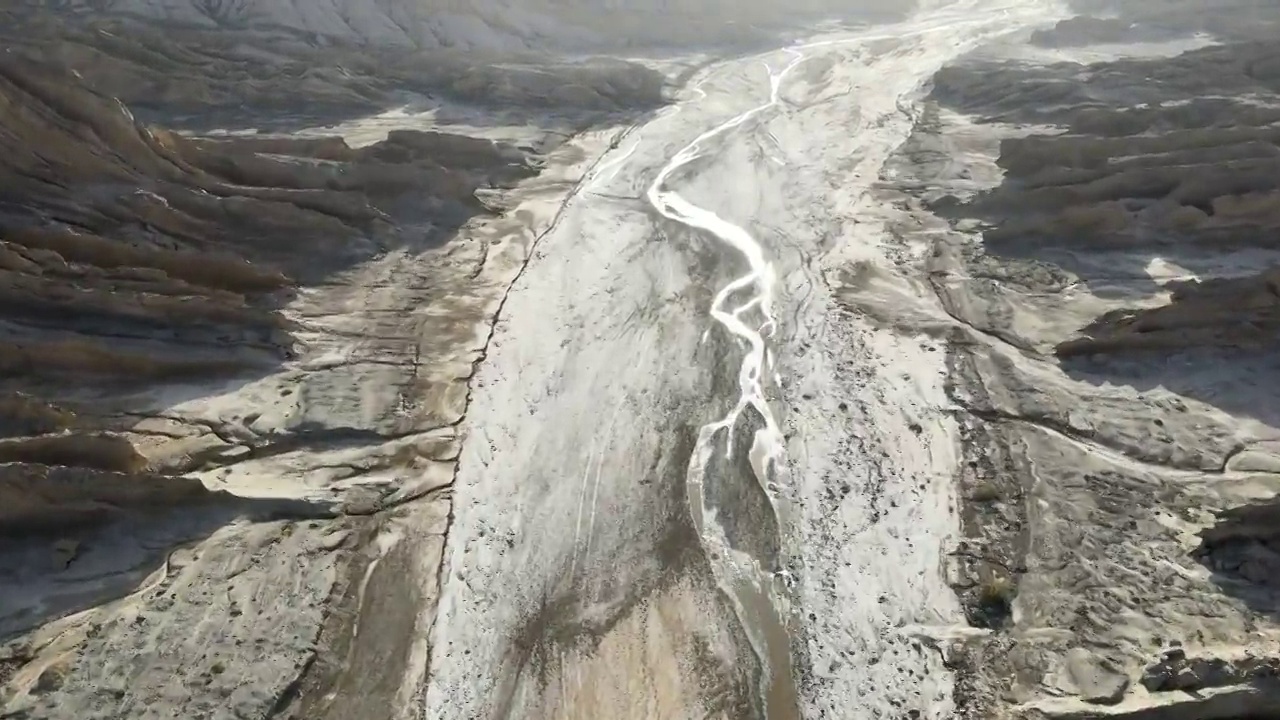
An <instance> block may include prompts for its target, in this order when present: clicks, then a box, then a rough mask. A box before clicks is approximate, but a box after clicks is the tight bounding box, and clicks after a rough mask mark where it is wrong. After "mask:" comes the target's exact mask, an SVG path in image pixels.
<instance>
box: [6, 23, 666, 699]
mask: <svg viewBox="0 0 1280 720" xmlns="http://www.w3.org/2000/svg"><path fill="white" fill-rule="evenodd" d="M121 7H122V6H114V5H111V4H110V3H106V4H104V3H94V4H92V5H88V6H84V7H80V6H78V5H74V4H71V5H70V6H62V5H60V6H59V7H57V8H53V7H52V6H44V5H42V4H24V5H22V6H21V7H7V8H5V9H3V10H0V36H3V37H4V39H5V41H6V45H7V52H6V53H4V54H3V55H0V127H2V128H3V130H2V131H0V188H3V190H0V298H2V299H3V302H2V303H0V370H3V372H2V373H0V376H2V378H3V379H2V381H0V508H2V509H0V586H3V590H0V642H3V643H5V645H4V647H3V650H2V651H0V683H3V685H2V689H0V707H2V708H3V710H2V711H0V714H6V715H8V714H17V715H20V716H23V717H30V718H55V717H66V716H68V715H75V716H77V717H85V718H94V717H97V718H118V717H144V716H148V713H159V714H160V715H163V716H174V717H198V716H206V715H209V714H210V713H213V714H216V713H217V712H230V713H238V714H240V715H252V716H259V717H261V716H266V715H269V714H278V713H280V712H284V711H286V710H290V711H292V710H296V709H299V708H304V707H305V708H306V716H307V717H332V718H345V717H353V716H366V715H367V716H371V717H386V716H390V715H391V714H392V712H393V711H392V707H393V703H394V702H395V701H396V695H397V688H394V687H389V686H386V683H385V682H384V680H385V678H383V677H380V676H379V677H373V676H368V677H366V676H367V675H368V674H367V673H351V672H349V668H350V664H353V663H354V664H361V666H362V667H363V666H364V665H367V664H369V663H371V662H374V661H373V660H371V659H370V657H371V656H370V655H369V654H370V653H374V654H376V655H377V656H378V657H379V658H383V659H381V660H378V661H377V662H379V663H382V662H384V660H385V658H386V657H387V655H386V653H391V654H392V655H393V656H395V657H396V658H398V660H397V662H399V663H400V664H401V665H400V668H401V669H404V668H407V667H408V666H409V664H410V660H409V658H408V654H409V652H410V650H409V647H408V646H409V643H410V642H411V641H412V640H413V639H414V636H413V635H412V634H409V633H406V632H405V631H404V628H406V627H412V626H413V624H414V623H415V622H418V621H419V618H420V617H422V618H426V620H423V621H424V622H429V620H430V617H431V613H432V612H433V607H434V605H433V603H434V593H435V582H436V577H437V573H438V570H439V562H440V552H441V550H442V547H443V538H444V534H445V532H446V529H447V525H448V517H449V509H450V498H449V486H450V484H451V482H452V477H453V470H454V460H455V458H456V456H457V452H458V439H457V437H456V433H455V428H456V425H457V423H458V422H459V420H460V418H461V417H462V413H463V412H464V411H465V408H466V403H467V397H468V391H467V381H468V378H469V377H470V375H471V373H472V372H473V369H474V367H475V363H476V362H478V360H479V359H480V358H481V357H483V353H484V351H485V347H486V343H487V341H488V337H489V332H490V327H491V324H492V322H493V318H494V316H495V314H496V312H497V309H498V307H499V306H500V304H501V302H502V298H503V296H504V294H505V292H506V289H507V287H508V286H509V285H510V283H511V282H512V281H513V279H514V278H515V276H516V275H517V274H518V273H519V271H520V269H521V268H522V267H523V265H524V263H525V262H527V260H528V258H529V257H530V255H531V253H532V250H533V246H534V243H535V242H536V240H537V238H538V237H539V236H540V235H541V234H542V233H543V232H545V230H546V228H547V227H548V226H549V225H550V223H551V221H552V219H553V217H554V213H555V209H556V208H557V207H558V204H559V203H560V202H562V201H563V200H564V198H565V196H566V195H567V194H568V193H570V192H572V190H573V188H574V186H575V185H576V184H577V182H578V181H579V180H580V179H581V178H582V176H583V174H584V173H585V172H586V171H587V170H588V169H589V168H590V167H591V165H592V163H593V162H594V158H595V157H596V156H597V155H598V154H599V152H601V151H602V150H603V149H605V148H606V147H607V146H608V144H609V142H610V141H611V139H612V137H613V134H614V131H612V130H609V129H607V128H606V129H603V130H594V131H592V130H587V131H585V132H584V130H586V129H587V128H590V127H591V126H592V125H593V124H595V123H598V122H600V121H601V120H602V119H604V118H607V117H614V118H615V119H616V118H620V117H624V116H622V115H617V114H616V113H619V112H633V111H634V112H638V111H643V110H645V109H648V108H652V107H654V106H655V105H657V104H659V103H660V102H661V101H662V90H663V87H664V85H665V83H666V78H665V77H664V76H663V75H661V74H660V73H657V72H655V71H653V70H650V69H648V68H645V67H642V66H640V65H638V64H635V63H629V62H624V61H617V62H610V61H600V62H585V61H574V62H572V63H569V62H557V61H554V60H553V59H548V58H546V57H541V58H539V59H538V60H537V61H536V62H534V61H530V62H528V63H523V64H522V63H519V62H514V59H515V58H514V55H510V54H509V55H507V56H505V60H506V62H503V63H498V62H493V63H488V64H486V63H484V62H473V61H467V57H466V55H464V54H461V53H452V54H451V53H449V52H438V51H435V50H430V51H428V50H424V49H420V48H401V49H399V50H395V51H394V52H393V51H392V50H386V52H385V53H384V52H383V51H382V50H379V49H377V48H372V49H366V50H359V49H358V48H356V47H355V46H354V45H351V44H349V43H348V44H343V42H339V41H338V40H334V41H332V42H330V41H324V42H319V41H316V40H315V39H314V38H312V39H311V40H308V39H306V38H301V39H300V38H299V35H298V34H297V33H296V32H293V31H290V32H284V33H281V32H276V31H272V30H271V29H269V28H268V29H261V28H252V29H250V28H241V29H242V30H243V31H244V32H242V33H237V32H234V31H232V30H231V29H229V27H228V26H225V25H219V26H217V27H211V26H209V27H190V26H179V25H173V24H169V23H168V22H167V21H161V20H157V19H156V17H154V16H151V15H140V16H130V15H127V14H122V13H118V12H116V11H118V10H120V9H121ZM53 10H57V12H56V13H55V12H52V11H53ZM72 10H75V11H76V12H75V13H73V14H75V15H76V16H74V17H73V16H72V14H68V13H70V12H71V11H72ZM277 30H278V29H277ZM423 53H434V54H423ZM473 60H474V59H473ZM464 61H466V62H464ZM426 93H430V94H431V96H430V97H428V96H427V95H426ZM450 98H452V99H455V100H456V99H458V98H462V99H468V98H470V99H476V100H483V104H482V105H480V106H478V107H477V106H475V105H457V104H452V103H454V100H450ZM138 103H141V104H142V105H143V106H144V107H142V108H141V111H140V112H138V113H137V114H136V115H135V112H134V107H136V105H137V104H138ZM406 103H409V104H413V103H418V104H420V105H422V106H423V107H421V108H417V106H415V108H416V109H415V110H411V111H405V112H399V113H390V114H389V115H384V116H381V117H376V118H372V119H367V116H369V115H371V114H373V113H377V112H381V111H384V110H387V109H389V108H393V107H403V106H404V105H405V104H406ZM504 103H505V104H506V105H507V107H495V106H499V105H502V104H504ZM548 107H553V108H554V110H553V111H552V110H546V108H548ZM487 108H488V109H487ZM540 108H541V109H540ZM490 109H491V110H492V112H493V114H492V115H485V114H484V113H486V112H489V111H490ZM417 110H421V111H422V112H417ZM264 111H268V113H269V114H267V115H263V114H262V113H263V112H264ZM442 113H444V114H447V115H449V118H451V119H452V123H450V122H433V120H434V119H435V118H437V117H439V115H440V114H442ZM610 114H614V115H610ZM424 116H425V118H426V119H424ZM317 117H324V118H326V119H327V120H328V121H342V126H341V127H340V128H336V129H332V130H329V131H325V130H324V129H316V128H314V127H310V128H308V126H309V125H313V124H314V123H315V122H316V118H317ZM140 118H141V119H140ZM160 119H164V120H165V121H166V122H168V123H172V124H176V125H181V126H183V127H184V128H186V130H184V131H178V130H174V129H171V128H172V125H170V127H166V124H165V123H158V122H157V121H158V120H160ZM199 127H204V128H213V127H221V128H224V129H227V130H229V132H223V133H220V134H216V135H208V134H205V135H197V134H193V132H192V131H191V128H199ZM246 127H248V128H250V130H248V131H246V130H245V128H246ZM254 128H256V129H257V132H254V131H252V129H254ZM464 131H465V132H466V133H469V134H464ZM340 133H347V137H343V136H341V135H340ZM347 138H352V139H350V140H348V139H347ZM366 597H369V598H376V601H375V602H373V606H372V608H371V607H370V606H368V605H366V603H365V599H366ZM366 613H373V614H377V615H378V616H379V625H382V624H384V623H385V624H386V628H385V629H379V628H378V627H370V626H369V625H366V626H365V627H364V629H363V632H362V633H361V634H360V636H359V638H358V639H357V638H356V636H355V632H356V631H355V629H354V628H355V626H357V625H359V622H360V621H359V620H358V618H359V617H360V616H362V615H363V614H366ZM392 628H396V629H395V630H394V631H392ZM422 636H425V630H424V631H423V635H422ZM388 676H390V674H388ZM104 678H106V679H105V680H104ZM338 683H345V684H347V685H351V686H352V687H351V688H349V692H345V691H344V692H343V693H341V694H340V696H338V699H337V700H335V699H334V697H335V696H334V695H332V694H331V693H330V690H331V689H332V688H333V687H334V686H335V684H338ZM380 683H381V684H380ZM217 708H221V710H217ZM228 708H230V709H228Z"/></svg>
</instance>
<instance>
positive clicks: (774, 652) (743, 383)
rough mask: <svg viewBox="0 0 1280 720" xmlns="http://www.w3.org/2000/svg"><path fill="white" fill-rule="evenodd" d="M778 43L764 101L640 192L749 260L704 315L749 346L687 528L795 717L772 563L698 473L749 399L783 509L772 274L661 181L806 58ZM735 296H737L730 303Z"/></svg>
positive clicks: (759, 476) (739, 233) (762, 459)
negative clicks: (779, 58)
mask: <svg viewBox="0 0 1280 720" xmlns="http://www.w3.org/2000/svg"><path fill="white" fill-rule="evenodd" d="M784 52H785V53H786V54H787V55H789V56H790V57H791V59H790V62H788V63H787V64H786V65H785V66H784V67H782V68H781V69H780V70H775V69H773V68H771V67H769V66H768V65H766V66H765V69H766V70H768V72H769V100H768V101H767V102H765V103H762V104H760V105H758V106H756V107H754V108H751V109H750V110H747V111H746V112H743V113H741V114H739V115H737V116H735V117H733V118H731V119H729V120H727V121H725V122H724V123H721V124H720V125H718V126H716V127H713V128H711V129H710V130H708V131H706V132H704V133H702V134H701V135H699V136H698V137H697V138H695V139H694V140H693V142H691V143H689V144H688V145H686V146H685V147H684V148H683V149H681V150H680V152H678V153H676V155H675V156H674V157H673V158H672V159H671V161H670V162H668V163H667V164H666V166H664V167H663V168H662V170H661V172H659V173H658V176H657V178H656V179H655V180H654V182H653V184H652V185H651V186H650V187H649V191H648V193H647V197H648V200H649V203H650V204H651V205H652V206H653V207H654V209H656V210H657V211H658V212H659V213H660V214H661V215H662V216H663V217H665V218H667V219H669V220H673V221H675V222H678V223H680V224H682V225H685V226H687V227H690V228H694V229H696V230H701V231H703V232H707V233H710V234H711V235H713V236H715V237H716V238H717V239H719V240H720V241H721V242H723V243H725V244H726V245H728V246H729V247H730V248H732V249H733V250H735V251H736V252H737V253H738V254H739V255H741V256H742V258H743V259H744V260H746V262H747V272H746V273H745V274H744V275H742V276H741V277H739V278H737V279H735V280H734V281H732V282H730V283H729V284H727V285H725V286H724V287H723V288H721V289H720V291H719V292H718V293H717V294H716V296H715V298H714V300H713V301H712V304H711V309H710V315H711V317H712V318H713V319H714V320H715V321H716V322H717V323H719V325H720V326H721V327H723V328H724V329H725V330H727V331H728V332H729V333H730V334H731V335H732V336H734V337H736V338H738V339H739V340H741V341H742V343H743V344H744V345H745V346H746V349H747V351H746V353H745V354H744V355H743V357H742V362H741V365H740V366H739V369H738V389H739V395H738V399H737V401H736V402H735V403H734V405H733V407H732V408H730V410H729V412H728V413H727V414H726V415H725V416H724V417H723V418H721V419H719V420H717V421H715V422H712V423H708V424H706V425H704V426H703V427H702V428H701V429H700V430H699V432H698V439H697V444H696V446H695V448H694V452H693V456H692V458H691V459H690V462H689V468H688V474H687V479H686V482H687V484H688V489H689V492H688V496H689V505H690V507H689V510H690V513H691V515H692V518H693V524H694V527H695V529H696V530H697V532H698V535H699V537H700V538H701V540H702V543H703V545H704V547H706V549H707V555H708V557H709V558H711V560H712V565H713V569H714V572H715V574H716V581H717V583H718V584H719V586H720V588H721V589H722V590H723V591H724V592H725V594H726V596H727V597H728V598H729V601H730V603H731V604H732V606H733V608H734V611H735V612H736V613H737V616H738V620H739V622H740V623H741V625H742V628H743V630H744V632H745V633H746V634H747V637H748V638H749V640H750V642H751V647H752V650H753V651H754V653H755V655H756V657H757V658H758V659H759V660H760V663H761V665H762V668H763V673H762V676H761V686H760V688H759V692H760V698H761V701H762V702H763V704H764V705H765V708H766V713H767V717H770V718H775V719H782V718H790V717H798V714H799V704H798V698H797V696H796V691H795V685H794V680H793V676H792V669H791V647H790V637H789V635H788V633H787V627H786V625H787V624H786V617H787V613H788V608H787V601H786V597H785V595H784V594H783V593H781V592H779V591H778V588H777V586H776V583H777V576H776V575H775V574H774V573H773V572H772V571H771V570H769V569H768V568H767V567H766V565H765V563H766V562H768V563H770V564H771V563H772V561H773V559H765V558H757V557H753V556H752V555H751V554H749V553H747V552H744V551H742V550H738V549H736V548H733V547H732V546H731V545H730V544H729V542H728V538H727V536H726V533H725V530H724V528H723V526H722V525H721V524H720V523H719V522H718V521H717V519H716V517H715V511H714V509H713V508H712V507H711V506H710V505H709V503H708V499H707V494H706V490H705V476H706V468H707V464H708V462H709V461H710V459H711V457H712V454H713V453H714V451H715V447H716V443H717V442H718V440H719V438H720V436H721V434H722V433H723V436H724V439H723V441H724V443H725V457H726V458H727V457H731V456H732V455H733V451H734V447H733V433H734V430H735V429H736V427H737V425H738V422H739V420H740V419H741V418H742V414H743V413H744V412H745V411H746V410H747V409H748V408H751V409H753V410H755V412H756V413H757V414H758V415H759V417H760V419H761V420H762V421H763V423H764V427H762V428H760V429H759V430H757V431H756V432H755V434H754V438H753V441H752V444H751V448H750V449H749V455H748V458H749V460H750V465H751V469H752V472H753V474H754V475H755V478H756V481H757V482H759V484H760V487H761V489H762V490H763V491H764V493H765V495H766V496H767V497H768V498H769V503H770V506H771V507H772V509H773V513H774V517H775V519H777V520H778V521H779V524H781V521H782V518H783V517H784V516H785V510H784V508H781V507H780V503H781V502H783V500H782V499H781V498H780V497H779V496H778V494H777V493H776V492H775V491H774V488H775V486H776V479H777V478H778V476H779V475H780V474H781V473H782V472H784V470H785V463H784V462H783V461H784V454H785V451H786V450H785V447H786V446H785V442H784V439H783V436H782V432H781V430H780V429H779V426H778V421H777V418H776V417H775V415H774V412H773V410H772V409H771V408H770V406H769V402H768V400H767V398H766V397H765V379H766V378H767V377H768V375H767V374H766V373H767V372H768V371H770V370H773V355H772V353H771V352H769V349H768V338H769V337H770V336H771V335H772V333H773V331H774V329H775V328H776V326H777V320H776V318H775V317H774V312H773V308H774V301H775V293H776V287H777V276H776V274H775V272H774V268H773V264H772V262H770V260H769V259H768V257H767V256H766V255H765V251H764V248H763V246H761V244H760V243H759V241H757V240H756V239H755V238H753V237H752V236H751V234H750V233H748V232H747V231H746V230H744V229H743V228H741V227H739V226H737V225H734V224H733V223H731V222H729V221H727V220H725V219H724V218H721V217H720V216H719V215H717V214H716V213H715V212H713V211H711V210H707V209H705V208H701V207H698V206H697V205H694V204H693V203H691V202H689V201H688V200H686V199H685V198H683V197H682V196H681V195H680V194H679V193H677V192H676V191H674V190H671V189H669V188H668V187H667V182H668V180H669V179H670V178H671V176H672V175H674V174H675V173H676V172H677V171H679V170H680V169H681V168H683V167H685V166H687V165H688V164H690V163H692V162H694V161H695V160H697V159H699V158H701V157H703V155H704V154H705V153H706V152H707V150H706V145H707V143H708V142H709V141H710V140H712V139H714V138H716V137H717V136H720V135H722V134H724V133H727V132H729V131H730V130H733V129H735V128H737V127H740V126H742V125H743V124H744V123H746V122H747V121H749V120H751V119H752V118H754V117H756V116H757V115H760V114H761V113H764V112H765V111H767V110H770V109H772V108H775V107H777V106H778V105H779V104H780V93H781V90H782V83H783V81H784V80H785V79H786V77H787V75H788V74H790V73H791V71H792V70H794V69H795V68H796V67H797V66H799V64H800V63H801V62H803V60H804V55H803V54H802V53H800V52H799V51H797V50H792V49H788V50H785V51H784ZM734 298H744V299H741V300H739V301H738V304H737V305H736V306H731V305H730V303H731V302H732V301H733V300H734ZM753 313H755V314H758V316H759V317H760V318H762V319H763V322H762V323H761V324H760V325H759V326H755V327H753V326H752V324H750V323H749V321H748V320H747V317H749V316H751V315H752V314H753ZM775 376H776V372H775Z"/></svg>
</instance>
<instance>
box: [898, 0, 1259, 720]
mask: <svg viewBox="0 0 1280 720" xmlns="http://www.w3.org/2000/svg"><path fill="white" fill-rule="evenodd" d="M1077 5H1079V6H1081V7H1084V6H1086V5H1089V6H1090V7H1091V8H1093V9H1094V10H1098V11H1100V10H1101V9H1102V7H1103V6H1104V5H1105V7H1106V8H1107V9H1108V10H1109V11H1111V10H1114V11H1115V12H1114V13H1113V14H1111V15H1110V16H1108V17H1105V18H1083V19H1082V18H1077V19H1074V20H1071V21H1067V22H1063V23H1061V24H1059V25H1058V27H1057V28H1056V29H1053V30H1051V31H1044V32H1041V33H1039V34H1037V36H1036V38H1035V40H1036V42H1037V43H1039V44H1041V45H1052V46H1055V50H1054V51H1053V52H1052V53H1048V54H1046V53H1044V52H1043V51H1040V50H1036V49H1026V48H1019V49H1018V50H1016V51H1013V52H1009V53H1008V54H1002V53H1003V52H1004V51H1005V50H1008V49H1009V48H1005V49H1004V50H992V51H989V52H987V53H986V54H980V55H978V56H975V57H972V58H970V59H969V60H967V61H966V63H964V64H961V65H957V66H954V67H950V68H947V69H945V70H944V71H942V72H941V73H939V74H938V76H937V77H936V82H935V86H934V88H933V95H932V98H933V100H934V101H935V104H934V106H933V107H932V109H931V110H930V111H929V112H928V113H926V115H925V116H924V117H923V118H922V119H921V121H920V123H919V125H918V128H917V133H916V135H915V136H914V137H913V138H912V140H911V142H909V143H908V144H907V146H906V147H905V148H903V155H904V159H903V161H902V162H903V163H904V166H906V167H907V168H910V169H904V170H902V171H901V172H903V173H904V174H905V175H906V177H907V178H908V179H911V180H912V181H913V182H915V183H916V188H917V192H916V198H917V202H919V203H920V204H921V207H928V208H930V209H931V210H932V211H933V212H934V213H936V214H937V215H939V216H941V217H943V218H945V219H947V220H948V221H949V228H947V229H945V230H941V231H934V232H933V233H931V235H930V237H929V239H928V240H927V242H928V243H929V244H930V245H931V252H929V253H928V254H927V259H926V260H925V261H924V265H925V270H926V271H927V273H928V278H929V280H928V284H929V286H930V287H931V289H932V290H933V291H934V293H935V294H936V296H937V298H938V301H939V305H940V308H941V309H942V310H943V311H944V312H945V314H946V316H947V318H948V324H947V327H948V328H949V330H947V331H946V332H947V336H948V338H949V340H950V386H949V393H950V395H951V398H952V400H953V401H954V402H955V404H956V409H957V417H958V419H959V421H960V423H961V427H962V431H963V435H964V438H965V441H966V452H965V463H964V464H963V466H962V467H963V469H962V472H961V473H960V477H959V479H958V482H959V486H960V492H961V494H962V496H963V497H964V498H965V503H964V510H963V524H964V528H965V535H966V538H965V539H964V541H963V543H962V544H961V546H960V547H959V548H958V549H957V550H956V552H955V553H954V556H955V560H954V567H953V571H952V572H953V578H954V580H953V582H954V587H955V588H956V590H957V592H958V594H959V595H960V596H961V598H962V600H963V601H964V603H965V605H966V608H967V610H968V615H969V621H970V624H971V625H973V626H974V627H976V628H980V629H981V630H982V632H983V634H981V635H975V636H973V637H971V638H970V639H968V640H965V641H962V642H957V643H955V644H954V645H952V646H950V647H949V648H948V650H947V657H948V660H949V661H950V663H951V664H952V665H953V666H954V667H956V668H957V669H958V670H961V673H960V687H959V689H958V699H959V701H960V702H961V704H962V705H963V707H964V708H965V712H966V713H967V715H968V716H971V717H984V718H987V717H1028V718H1043V717H1059V718H1061V717H1072V718H1096V717H1125V718H1128V717H1132V718H1139V717H1141V718H1155V719H1159V718H1178V717H1256V716H1265V715H1268V714H1274V713H1275V711H1276V708H1277V707H1280V684H1278V683H1277V682H1276V679H1275V678H1276V675H1275V668H1276V667H1277V663H1280V625H1278V624H1277V618H1278V617H1280V614H1278V613H1280V600H1278V597H1280V596H1278V595H1277V593H1276V592H1275V586H1274V581H1273V580H1272V579H1271V578H1273V577H1274V569H1275V568H1276V567H1277V566H1276V565H1275V552H1274V542H1275V538H1274V533H1273V532H1271V531H1270V530H1268V529H1267V528H1268V527H1269V525H1268V523H1270V522H1273V521H1274V519H1275V518H1274V504H1275V497H1276V493H1277V492H1280V476H1278V475H1277V474H1276V472H1277V470H1280V464H1277V460H1276V457H1277V455H1276V451H1275V446H1274V442H1273V441H1274V438H1275V437H1277V434H1278V433H1280V415H1278V414H1277V413H1276V412H1275V410H1274V408H1275V407H1276V405H1277V402H1278V401H1280V396H1277V393H1276V388H1280V382H1278V381H1277V380H1278V379H1277V375H1276V367H1277V365H1276V357H1277V354H1276V353H1277V349H1278V348H1277V342H1276V338H1277V332H1280V274H1277V273H1278V271H1277V268H1280V245H1278V244H1277V242H1276V238H1277V237H1278V236H1277V231H1278V230H1280V184H1278V183H1277V178H1280V165H1278V164H1277V160H1278V159H1280V151H1278V150H1277V147H1278V146H1280V142H1278V141H1280V113H1277V111H1276V107H1277V104H1278V103H1280V43H1277V42H1276V40H1275V34H1274V28H1275V27H1276V23H1277V22H1278V21H1280V8H1277V6H1275V5H1274V4H1273V3H1259V2H1249V1H1248V0H1243V1H1242V2H1237V3H1224V7H1223V9H1222V11H1221V12H1218V11H1217V8H1216V6H1215V12H1213V13H1207V12H1202V11H1201V8H1202V7H1203V6H1202V5H1199V4H1196V5H1194V6H1192V5H1191V4H1185V3H1154V2H1153V3H1142V2H1138V3H1124V4H1117V3H1093V4H1090V3H1087V2H1081V3H1077ZM1228 5H1230V6H1231V7H1230V8H1228V7H1227V6H1228ZM1117 8H1118V9H1117ZM1199 32H1212V33H1215V34H1216V35H1217V37H1216V40H1217V41H1218V44H1214V45H1208V46H1199V47H1197V45H1203V38H1200V39H1193V38H1189V34H1190V33H1199ZM1139 40H1141V41H1159V42H1152V43H1149V44H1147V45H1143V46H1141V47H1137V46H1134V47H1130V48H1127V49H1126V48H1125V47H1122V46H1120V45H1117V43H1132V42H1135V41H1139ZM1097 43H1110V45H1108V46H1106V47H1101V46H1099V45H1097ZM1124 52H1130V53H1135V54H1136V53H1147V55H1146V56H1142V57H1127V58H1125V57H1117V56H1116V55H1118V54H1121V53H1124ZM1103 54H1111V57H1110V58H1107V59H1103V58H1102V57H1100V56H1101V55H1103ZM1072 57H1075V58H1079V62H1075V61H1064V58H1072ZM904 232H906V230H905V229H904Z"/></svg>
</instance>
